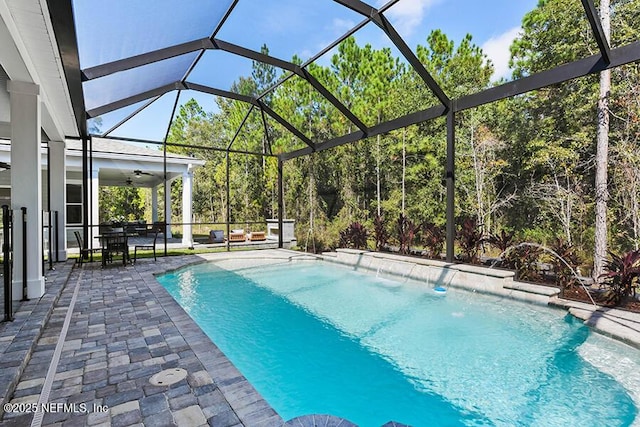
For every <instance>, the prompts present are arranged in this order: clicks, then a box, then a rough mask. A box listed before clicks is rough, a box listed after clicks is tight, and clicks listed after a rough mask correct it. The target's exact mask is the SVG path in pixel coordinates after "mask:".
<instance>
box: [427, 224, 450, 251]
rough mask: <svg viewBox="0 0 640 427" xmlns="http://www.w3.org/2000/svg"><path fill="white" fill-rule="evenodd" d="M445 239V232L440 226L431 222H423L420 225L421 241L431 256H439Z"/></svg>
mask: <svg viewBox="0 0 640 427" xmlns="http://www.w3.org/2000/svg"><path fill="white" fill-rule="evenodd" d="M445 240H446V234H445V231H444V230H443V229H442V227H440V226H437V225H436V224H434V223H432V222H426V223H424V225H423V226H422V243H424V247H425V249H427V251H428V252H429V256H430V257H431V258H437V259H439V258H440V254H441V253H442V248H443V247H444V242H445Z"/></svg>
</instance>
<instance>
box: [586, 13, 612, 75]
mask: <svg viewBox="0 0 640 427" xmlns="http://www.w3.org/2000/svg"><path fill="white" fill-rule="evenodd" d="M582 5H583V6H584V11H585V13H586V14H587V19H588V20H589V24H590V25H591V30H592V31H593V36H594V37H595V38H596V43H598V48H599V49H600V54H601V55H602V59H603V60H604V62H605V63H607V64H609V63H610V62H611V48H610V46H609V41H608V40H607V36H606V34H605V33H604V30H603V29H602V21H601V20H600V15H599V14H598V10H597V9H596V7H595V5H594V4H593V0H582Z"/></svg>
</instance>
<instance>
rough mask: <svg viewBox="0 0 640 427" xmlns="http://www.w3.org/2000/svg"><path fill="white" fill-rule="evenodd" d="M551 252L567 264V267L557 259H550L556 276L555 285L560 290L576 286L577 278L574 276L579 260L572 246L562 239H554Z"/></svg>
mask: <svg viewBox="0 0 640 427" xmlns="http://www.w3.org/2000/svg"><path fill="white" fill-rule="evenodd" d="M551 250H553V251H554V252H555V253H557V254H558V256H560V258H562V259H564V260H565V261H566V262H567V264H569V266H567V265H566V264H565V263H564V262H562V261H561V260H560V259H558V257H555V256H553V257H552V259H551V264H553V271H554V272H555V274H556V285H558V286H560V288H561V289H569V288H572V287H573V286H574V285H576V284H577V281H578V278H577V277H576V276H575V271H576V268H577V267H578V265H580V260H579V259H578V255H577V254H576V251H575V250H574V247H573V245H570V244H568V243H567V242H566V241H565V240H564V239H562V238H556V240H555V241H554V243H553V244H552V245H551Z"/></svg>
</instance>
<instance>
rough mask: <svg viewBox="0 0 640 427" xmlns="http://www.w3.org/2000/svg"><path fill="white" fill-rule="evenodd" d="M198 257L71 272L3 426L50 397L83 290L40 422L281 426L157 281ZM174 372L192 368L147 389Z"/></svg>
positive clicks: (25, 417)
mask: <svg viewBox="0 0 640 427" xmlns="http://www.w3.org/2000/svg"><path fill="white" fill-rule="evenodd" d="M197 260H198V258H197V257H175V258H173V257H172V258H162V259H159V260H158V262H157V263H154V262H152V261H147V260H142V261H139V262H138V264H137V265H136V266H135V267H133V266H127V267H122V266H112V267H108V268H106V269H101V268H100V265H99V264H97V263H94V264H90V265H88V264H85V265H84V266H83V267H82V268H74V269H73V271H72V272H71V274H70V276H69V280H68V282H67V285H66V287H65V288H64V289H63V290H62V293H61V295H60V298H59V300H58V301H57V303H56V304H55V306H54V308H53V312H52V314H51V317H50V319H49V321H48V323H47V324H46V326H45V328H44V330H43V332H42V335H41V336H40V338H39V340H38V341H37V345H36V346H35V348H34V351H33V353H32V355H31V358H30V360H29V362H28V364H27V366H26V368H25V370H24V372H23V373H22V375H21V377H20V380H19V382H18V383H17V386H16V387H15V391H14V393H13V396H12V398H11V400H10V402H9V403H10V404H12V405H13V408H14V409H15V411H13V412H8V411H6V409H7V408H5V413H4V415H3V418H2V425H18V426H25V425H29V424H30V423H31V422H32V419H33V417H34V416H33V413H30V412H32V409H31V408H33V405H34V404H35V403H36V402H38V399H39V398H40V395H41V392H42V391H43V386H44V385H45V378H46V376H47V372H48V370H49V368H50V364H51V360H52V358H53V357H54V352H55V348H56V345H57V343H58V338H59V337H60V334H61V331H62V329H63V323H64V320H65V317H66V315H67V311H68V307H69V305H70V303H71V301H72V297H73V294H74V290H75V288H76V285H78V286H79V288H78V289H79V290H78V294H77V300H76V302H75V307H74V309H73V313H72V316H71V322H70V325H69V328H68V333H67V336H66V340H65V341H64V346H63V347H62V353H61V355H60V356H61V357H60V361H59V364H58V366H57V369H56V371H55V376H54V377H53V383H52V384H51V392H50V397H49V399H48V400H46V401H45V402H47V406H46V409H47V411H46V412H42V413H44V416H43V417H42V425H46V426H53V425H56V426H64V427H67V426H82V425H89V426H94V425H101V426H102V425H105V426H106V425H111V426H114V427H115V426H128V425H136V424H140V423H142V424H144V425H146V426H173V425H178V426H199V425H211V426H216V427H225V426H229V427H230V426H239V425H246V426H280V425H282V423H283V421H282V419H281V418H280V417H279V416H278V415H277V414H276V413H275V411H274V410H273V409H272V408H271V407H270V406H269V405H268V404H267V403H266V402H265V401H264V400H263V399H262V398H261V396H260V395H259V394H258V393H257V392H256V391H255V389H254V388H253V387H252V386H251V385H250V384H249V383H248V382H247V380H246V379H245V378H244V377H243V376H242V375H241V374H240V373H239V372H238V371H237V370H236V369H235V367H234V366H233V365H232V364H231V363H230V362H229V360H228V359H227V358H226V357H225V356H224V355H223V354H222V353H221V352H220V350H219V349H218V348H217V347H216V346H215V345H214V344H213V343H211V341H210V340H209V339H208V338H207V337H206V336H205V335H204V333H203V332H202V331H201V330H200V328H198V327H197V326H196V325H195V323H193V321H192V320H191V319H190V318H189V316H188V315H187V314H186V313H185V312H184V310H182V308H180V307H179V306H178V305H177V303H176V302H175V301H174V300H173V298H171V296H170V295H169V294H168V293H167V292H166V291H165V290H164V289H163V288H162V287H161V286H160V285H159V284H158V283H157V282H156V280H155V278H154V276H153V274H154V273H156V272H159V271H164V270H167V269H172V268H177V267H179V266H182V265H185V264H187V263H189V262H194V261H197ZM172 368H182V369H185V370H186V371H187V373H188V375H187V377H186V378H185V379H183V380H181V381H179V382H177V383H175V384H173V385H170V386H156V385H152V384H151V383H150V382H149V379H150V377H151V376H152V375H154V374H157V373H159V372H161V371H163V370H166V369H172ZM45 392H46V388H45ZM41 401H42V400H41ZM54 404H55V405H54ZM9 409H11V408H9ZM25 410H26V411H27V413H25V412H24V411H25Z"/></svg>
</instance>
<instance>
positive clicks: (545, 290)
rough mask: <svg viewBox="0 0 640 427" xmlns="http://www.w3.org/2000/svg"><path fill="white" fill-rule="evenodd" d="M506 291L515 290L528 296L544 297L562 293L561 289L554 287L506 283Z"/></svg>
mask: <svg viewBox="0 0 640 427" xmlns="http://www.w3.org/2000/svg"><path fill="white" fill-rule="evenodd" d="M503 287H504V288H505V289H513V290H516V291H521V292H526V293H528V294H536V295H544V296H547V297H552V296H555V295H558V294H559V293H560V289H558V288H556V287H553V286H542V285H534V284H533V283H523V282H511V283H505V284H504V286H503Z"/></svg>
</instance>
